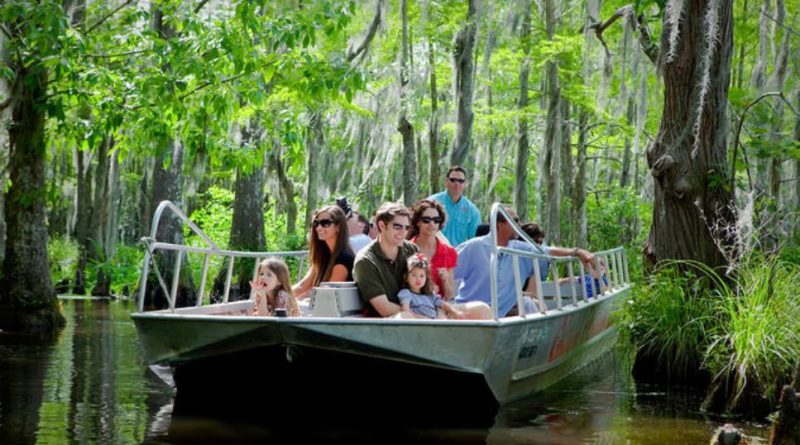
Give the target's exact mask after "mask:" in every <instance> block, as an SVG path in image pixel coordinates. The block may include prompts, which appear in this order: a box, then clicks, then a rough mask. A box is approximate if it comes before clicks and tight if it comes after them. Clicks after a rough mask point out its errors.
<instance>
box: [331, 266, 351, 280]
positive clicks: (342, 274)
mask: <svg viewBox="0 0 800 445" xmlns="http://www.w3.org/2000/svg"><path fill="white" fill-rule="evenodd" d="M328 281H335V282H340V281H347V268H346V267H344V266H343V265H341V264H337V265H335V266H333V270H332V271H331V277H330V278H329V279H328Z"/></svg>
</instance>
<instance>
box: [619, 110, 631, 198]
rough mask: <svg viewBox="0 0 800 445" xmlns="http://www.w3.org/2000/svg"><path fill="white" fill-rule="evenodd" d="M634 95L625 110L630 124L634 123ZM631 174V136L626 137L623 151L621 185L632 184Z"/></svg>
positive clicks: (623, 186) (621, 186)
mask: <svg viewBox="0 0 800 445" xmlns="http://www.w3.org/2000/svg"><path fill="white" fill-rule="evenodd" d="M633 97H634V95H633V94H631V95H629V96H628V109H627V111H626V112H625V123H627V124H628V125H633V124H634V121H633V120H634V112H635V111H634V110H635V106H634V100H633ZM630 176H631V138H629V137H627V136H626V137H625V142H624V148H623V152H622V172H621V173H620V176H619V187H620V188H625V187H627V186H628V184H630V181H631V179H630Z"/></svg>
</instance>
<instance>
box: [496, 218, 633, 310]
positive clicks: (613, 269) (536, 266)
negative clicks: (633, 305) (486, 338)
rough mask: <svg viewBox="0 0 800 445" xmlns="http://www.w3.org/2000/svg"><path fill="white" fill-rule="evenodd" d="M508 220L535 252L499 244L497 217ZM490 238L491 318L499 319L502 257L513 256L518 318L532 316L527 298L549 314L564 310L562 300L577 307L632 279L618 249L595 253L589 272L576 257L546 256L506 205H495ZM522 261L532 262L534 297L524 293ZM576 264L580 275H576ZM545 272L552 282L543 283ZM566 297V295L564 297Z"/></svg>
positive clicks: (619, 287) (625, 258) (621, 251)
mask: <svg viewBox="0 0 800 445" xmlns="http://www.w3.org/2000/svg"><path fill="white" fill-rule="evenodd" d="M500 215H502V218H503V219H504V220H505V221H507V222H508V223H509V224H510V225H511V227H513V228H514V231H515V232H516V234H517V235H518V236H519V239H520V240H521V241H523V242H525V243H527V244H530V245H531V246H533V249H532V251H528V250H520V249H514V248H512V247H507V246H498V245H497V221H498V216H500ZM489 226H490V236H491V241H492V246H493V249H492V253H491V258H490V261H489V264H490V280H491V308H492V315H493V317H494V318H495V319H497V318H498V313H497V308H498V295H497V287H498V283H497V267H498V262H499V256H500V255H501V254H505V255H509V256H511V260H512V267H513V274H514V289H516V300H517V308H518V310H519V315H521V316H525V315H529V314H527V313H526V309H525V304H524V301H523V300H524V298H525V297H526V296H529V297H531V298H535V299H536V300H535V301H536V306H537V307H538V312H539V313H542V314H546V313H547V312H548V311H549V310H552V309H554V310H562V309H563V308H564V306H565V304H564V303H563V301H562V299H563V298H565V297H566V298H568V299H569V300H568V302H567V303H566V304H567V305H573V306H577V305H578V304H580V303H581V302H582V303H584V304H585V303H588V302H589V299H590V298H592V297H595V298H598V297H602V296H603V295H606V294H608V293H610V292H616V291H619V290H622V289H623V288H626V287H628V286H629V283H630V276H629V273H628V259H627V256H626V255H625V249H623V248H622V247H617V248H614V249H609V250H604V251H600V252H593V255H594V261H593V263H592V264H590V267H589V269H590V270H588V271H587V270H586V269H587V268H586V267H585V266H584V264H583V262H582V261H581V260H580V259H579V258H577V257H575V256H559V257H556V256H552V255H547V254H546V250H545V249H544V248H542V247H541V246H540V245H539V244H537V243H536V242H534V241H533V240H532V239H531V238H530V237H529V236H528V234H527V233H525V231H523V230H522V229H521V228H520V227H519V225H518V224H517V222H516V221H515V219H514V218H512V217H511V216H510V215H509V214H508V212H507V211H506V209H505V208H504V207H503V205H501V204H499V203H495V204H493V205H492V209H491V213H490V216H489ZM521 261H532V262H533V271H534V272H533V274H532V275H531V278H532V279H533V280H534V286H535V287H534V292H533V295H526V293H525V292H524V286H523V284H524V283H523V278H522V276H521V273H520V264H521ZM576 264H577V269H578V274H577V275H576V274H575V265H576ZM560 265H563V267H564V268H565V269H566V275H564V276H561V275H560V273H559V268H560V267H559V266H560ZM543 271H546V274H545V276H547V275H549V276H550V278H551V280H552V281H550V280H546V281H543V280H542V276H543V273H542V272H543ZM565 294H566V295H565ZM548 298H551V299H552V300H553V304H551V305H549V306H548V304H547V301H546V300H547V299H548Z"/></svg>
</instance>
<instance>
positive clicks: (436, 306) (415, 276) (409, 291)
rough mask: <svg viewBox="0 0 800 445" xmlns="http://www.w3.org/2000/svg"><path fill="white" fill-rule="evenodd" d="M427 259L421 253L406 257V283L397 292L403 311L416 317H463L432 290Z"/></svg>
mask: <svg viewBox="0 0 800 445" xmlns="http://www.w3.org/2000/svg"><path fill="white" fill-rule="evenodd" d="M430 275H431V273H430V268H429V267H428V260H426V259H425V256H424V255H422V254H416V255H414V256H412V257H411V258H409V259H408V272H406V285H408V288H406V289H403V290H401V291H400V292H399V293H398V294H397V298H399V299H400V306H402V308H403V311H405V312H410V313H411V314H412V315H413V316H415V317H418V318H445V319H446V318H464V314H463V313H462V312H461V311H460V310H458V309H456V308H454V307H453V306H451V305H450V304H449V303H448V302H447V301H445V300H444V299H443V298H442V297H440V296H439V295H437V294H434V291H433V282H432V280H431V279H430Z"/></svg>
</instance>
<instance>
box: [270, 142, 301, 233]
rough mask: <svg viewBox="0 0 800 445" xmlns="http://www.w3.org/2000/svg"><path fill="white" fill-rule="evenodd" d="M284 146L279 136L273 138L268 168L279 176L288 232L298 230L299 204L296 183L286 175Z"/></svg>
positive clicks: (280, 195)
mask: <svg viewBox="0 0 800 445" xmlns="http://www.w3.org/2000/svg"><path fill="white" fill-rule="evenodd" d="M282 158H283V146H281V141H280V138H279V137H273V138H272V150H268V151H267V169H268V171H269V172H271V173H272V174H274V175H275V176H276V177H277V178H278V198H279V200H280V203H281V206H280V207H281V208H283V209H284V211H285V212H286V233H287V234H289V235H293V234H295V233H296V232H297V204H296V203H295V202H294V184H293V183H292V180H291V179H290V178H289V176H287V175H286V167H285V166H284V164H283V159H282Z"/></svg>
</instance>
